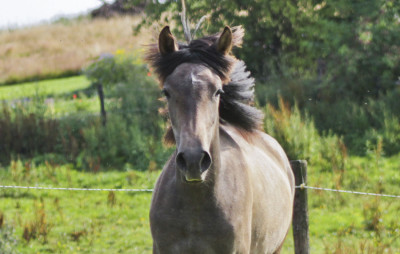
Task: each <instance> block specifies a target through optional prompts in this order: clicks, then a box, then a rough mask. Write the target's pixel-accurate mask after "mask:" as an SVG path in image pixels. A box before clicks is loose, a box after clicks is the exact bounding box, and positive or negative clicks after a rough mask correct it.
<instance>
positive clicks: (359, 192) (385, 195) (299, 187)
mask: <svg viewBox="0 0 400 254" xmlns="http://www.w3.org/2000/svg"><path fill="white" fill-rule="evenodd" d="M296 189H310V190H323V191H332V192H340V193H351V194H357V195H367V196H377V197H389V198H400V195H390V194H381V193H371V192H361V191H351V190H338V189H329V188H322V187H312V186H307V185H304V184H301V185H299V186H296Z"/></svg>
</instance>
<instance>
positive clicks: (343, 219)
mask: <svg viewBox="0 0 400 254" xmlns="http://www.w3.org/2000/svg"><path fill="white" fill-rule="evenodd" d="M349 160H350V161H351V165H352V166H353V167H354V169H353V170H348V171H346V172H345V176H344V179H345V181H344V184H343V188H344V189H349V188H352V189H356V188H357V189H358V190H363V191H371V190H372V191H375V192H384V193H399V191H400V188H399V186H398V184H397V183H398V182H399V181H400V174H399V169H398V165H399V164H398V161H399V160H400V157H393V158H388V159H383V158H382V159H380V160H379V162H378V163H379V164H380V165H381V166H380V168H379V169H378V168H376V167H375V165H374V163H376V161H374V159H373V158H370V159H367V158H351V159H349ZM361 168H364V169H365V171H364V172H362V173H359V172H360V170H359V169H361ZM321 170H322V169H319V168H315V167H312V166H310V168H309V185H310V186H316V185H317V186H328V187H333V186H331V180H332V172H329V171H328V172H321ZM383 171H384V172H385V174H383V173H382V172H383ZM159 173H160V171H155V172H148V171H146V172H140V171H137V170H133V169H129V168H126V169H125V170H124V171H123V172H121V171H108V172H100V173H97V174H93V173H87V172H81V171H78V170H76V169H74V168H73V166H72V165H53V164H51V163H46V164H43V165H38V166H35V165H34V164H30V163H29V162H24V163H23V162H21V161H14V162H12V163H11V165H10V166H9V167H6V168H2V169H1V170H0V178H1V179H2V180H1V184H4V185H22V186H52V187H83V188H118V189H119V188H121V189H128V188H143V189H146V188H152V187H153V184H154V182H155V180H156V178H157V176H158V174H159ZM376 182H378V183H380V184H379V185H378V186H377V185H376V184H375V183H376ZM360 183H362V184H360ZM150 199H151V194H150V193H132V192H101V191H100V192H98V191H94V192H86V191H58V190H52V191H50V190H14V189H0V200H1V202H0V214H1V216H3V220H4V222H3V225H2V227H1V229H0V230H1V231H2V233H4V232H5V231H7V230H11V229H9V228H12V230H11V235H9V236H8V237H10V238H11V239H14V240H15V242H14V241H13V242H12V244H13V245H12V249H14V250H15V251H16V252H10V253H151V243H152V242H151V237H150V231H149V221H148V212H149V205H150ZM399 209H400V204H399V202H398V200H396V199H390V198H375V197H369V196H356V195H352V194H337V193H329V192H322V191H309V212H310V215H309V216H310V217H309V220H310V246H311V253H399V251H400V241H399V236H400V232H399V227H400V225H399V224H400V223H399V221H398V211H399ZM25 231H27V232H25ZM24 232H25V233H24ZM5 235H6V234H3V239H0V240H1V241H3V242H7V241H9V240H10V239H4V236H5ZM282 253H287V254H289V253H293V242H292V236H291V235H290V234H289V237H288V239H287V241H286V243H285V245H284V249H283V252H282Z"/></svg>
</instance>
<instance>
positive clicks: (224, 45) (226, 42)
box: [217, 26, 232, 55]
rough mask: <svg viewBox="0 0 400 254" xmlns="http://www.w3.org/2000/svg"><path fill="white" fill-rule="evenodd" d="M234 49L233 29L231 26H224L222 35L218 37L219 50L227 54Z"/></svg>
mask: <svg viewBox="0 0 400 254" xmlns="http://www.w3.org/2000/svg"><path fill="white" fill-rule="evenodd" d="M231 49H232V30H231V29H230V27H229V26H226V27H225V28H224V31H223V32H222V34H221V36H220V37H219V38H218V41H217V50H218V52H220V53H222V54H224V55H226V54H228V53H229V52H230V51H231Z"/></svg>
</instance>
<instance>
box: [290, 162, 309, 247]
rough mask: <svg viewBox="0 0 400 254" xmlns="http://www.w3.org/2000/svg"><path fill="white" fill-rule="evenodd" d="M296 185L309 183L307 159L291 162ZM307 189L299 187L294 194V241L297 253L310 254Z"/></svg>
mask: <svg viewBox="0 0 400 254" xmlns="http://www.w3.org/2000/svg"><path fill="white" fill-rule="evenodd" d="M290 164H291V166H292V171H293V174H294V178H295V183H296V186H300V185H301V184H303V183H304V184H306V183H307V161H304V160H296V161H291V162H290ZM307 204H308V203H307V189H301V188H298V189H296V191H295V195H294V207H293V222H292V226H293V241H294V252H295V254H309V253H310V245H309V234H308V208H307Z"/></svg>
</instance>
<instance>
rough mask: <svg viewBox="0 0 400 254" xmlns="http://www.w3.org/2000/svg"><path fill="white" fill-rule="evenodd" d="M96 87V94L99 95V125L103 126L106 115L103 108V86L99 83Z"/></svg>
mask: <svg viewBox="0 0 400 254" xmlns="http://www.w3.org/2000/svg"><path fill="white" fill-rule="evenodd" d="M96 87H97V94H98V95H99V100H100V113H101V123H102V124H103V126H105V125H106V123H107V113H106V109H105V107H104V92H103V85H102V84H101V83H96Z"/></svg>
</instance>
